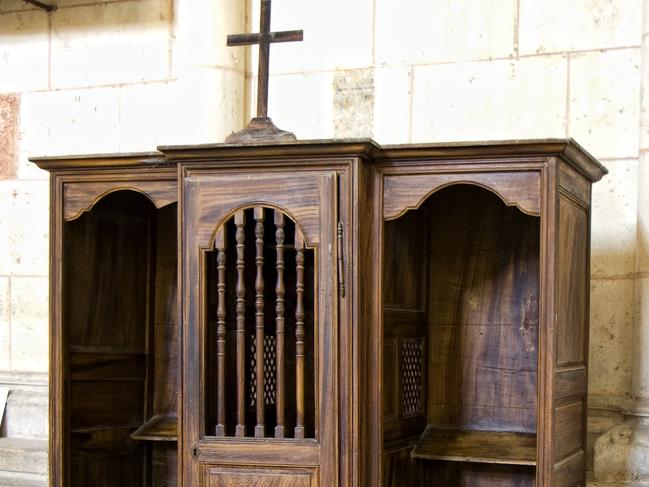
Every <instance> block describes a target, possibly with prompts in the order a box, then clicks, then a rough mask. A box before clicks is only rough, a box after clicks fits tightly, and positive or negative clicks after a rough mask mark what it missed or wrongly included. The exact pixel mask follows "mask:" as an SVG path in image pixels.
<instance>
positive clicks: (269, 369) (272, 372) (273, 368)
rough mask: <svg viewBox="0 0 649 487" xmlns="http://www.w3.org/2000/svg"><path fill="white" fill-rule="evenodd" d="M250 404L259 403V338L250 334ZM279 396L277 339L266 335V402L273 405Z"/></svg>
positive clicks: (267, 404)
mask: <svg viewBox="0 0 649 487" xmlns="http://www.w3.org/2000/svg"><path fill="white" fill-rule="evenodd" d="M249 340H250V357H251V358H250V370H249V377H250V379H249V380H250V386H249V388H250V394H249V396H250V406H256V405H257V340H256V337H255V336H254V335H250V339H249ZM276 397H277V339H276V337H274V336H272V335H266V336H265V337H264V404H265V405H266V406H272V405H273V404H275V400H276Z"/></svg>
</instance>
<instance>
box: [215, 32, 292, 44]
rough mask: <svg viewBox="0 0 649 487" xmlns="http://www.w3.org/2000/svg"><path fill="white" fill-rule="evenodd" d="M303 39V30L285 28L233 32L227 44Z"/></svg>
mask: <svg viewBox="0 0 649 487" xmlns="http://www.w3.org/2000/svg"><path fill="white" fill-rule="evenodd" d="M303 39H304V32H303V31H301V30H286V31H282V32H269V33H268V34H234V35H229V36H228V46H250V45H252V44H259V43H261V42H263V41H266V42H269V43H276V42H297V41H301V40H303Z"/></svg>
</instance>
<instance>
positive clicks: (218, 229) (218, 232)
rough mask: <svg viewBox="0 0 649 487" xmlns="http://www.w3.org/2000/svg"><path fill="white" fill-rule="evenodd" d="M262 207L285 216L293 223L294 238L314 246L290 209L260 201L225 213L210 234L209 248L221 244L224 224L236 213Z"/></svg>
mask: <svg viewBox="0 0 649 487" xmlns="http://www.w3.org/2000/svg"><path fill="white" fill-rule="evenodd" d="M264 209H266V210H269V211H272V212H273V213H274V215H276V218H278V217H280V216H282V217H285V218H286V219H287V220H290V221H291V222H292V223H293V225H295V238H296V239H297V240H299V241H301V242H303V245H304V247H305V248H314V247H315V244H314V243H313V242H311V241H310V240H309V238H308V235H307V233H306V232H305V231H304V228H302V226H301V225H300V222H299V221H298V219H297V218H295V216H294V215H293V214H292V213H291V212H290V210H287V209H286V208H283V207H281V206H278V205H276V204H273V203H268V202H260V203H257V204H246V205H241V206H239V207H237V208H233V209H232V210H231V211H229V212H228V213H226V214H225V215H224V216H223V217H222V218H221V219H220V220H219V221H218V223H217V224H216V226H215V227H214V232H213V233H212V236H211V238H210V243H209V248H210V249H211V248H216V249H218V248H221V247H222V246H223V244H224V241H223V240H224V238H225V226H226V225H227V224H228V223H229V222H231V221H232V220H233V219H236V218H237V216H238V215H242V214H243V212H244V211H246V210H253V211H255V212H259V211H263V210H264Z"/></svg>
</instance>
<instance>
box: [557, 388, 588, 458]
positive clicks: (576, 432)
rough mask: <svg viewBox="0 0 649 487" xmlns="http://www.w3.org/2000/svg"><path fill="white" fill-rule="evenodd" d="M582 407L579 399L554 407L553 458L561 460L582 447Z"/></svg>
mask: <svg viewBox="0 0 649 487" xmlns="http://www.w3.org/2000/svg"><path fill="white" fill-rule="evenodd" d="M583 409H584V405H583V403H582V402H581V401H578V402H574V403H571V404H566V405H565V406H560V407H558V408H557V409H556V419H555V421H556V428H555V437H554V448H555V458H557V459H558V460H561V459H563V458H565V457H567V456H568V455H570V454H572V453H574V452H575V451H577V450H578V449H579V448H581V447H583V446H584V445H582V438H583V434H582V433H583V431H582V427H583V424H584V422H583V417H582V416H583Z"/></svg>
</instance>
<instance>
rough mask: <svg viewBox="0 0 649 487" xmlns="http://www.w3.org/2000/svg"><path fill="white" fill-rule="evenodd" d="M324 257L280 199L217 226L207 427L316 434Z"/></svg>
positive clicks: (211, 259)
mask: <svg viewBox="0 0 649 487" xmlns="http://www.w3.org/2000/svg"><path fill="white" fill-rule="evenodd" d="M315 258H316V255H315V249H312V248H308V246H307V242H306V239H305V236H304V235H303V232H302V230H301V228H300V227H299V225H298V224H296V222H295V221H294V220H293V219H292V218H291V217H290V216H288V215H287V214H286V213H285V212H284V211H282V210H280V209H278V208H271V207H268V206H256V207H254V208H252V207H251V208H245V209H240V210H239V211H237V212H235V213H234V214H233V215H232V216H231V217H230V218H229V219H228V220H227V221H225V222H224V223H223V224H222V225H221V226H220V227H219V228H217V229H216V232H215V237H214V249H213V250H210V251H208V252H206V255H205V259H204V262H205V276H206V283H205V290H204V296H205V300H204V301H205V303H204V305H205V308H206V309H205V316H206V323H205V332H204V333H205V341H204V342H205V344H206V370H205V376H206V377H205V384H206V387H205V391H206V392H205V396H206V397H205V400H206V407H205V408H204V411H205V425H206V431H205V434H206V435H207V436H218V437H231V438H245V437H256V438H277V439H287V438H293V439H303V438H315V437H316V431H315V404H316V397H315V390H316V380H317V378H316V369H315V364H316V346H315V343H316V336H317V330H316V320H315V304H316V300H317V297H316V294H315V293H316V289H315ZM260 344H261V346H260Z"/></svg>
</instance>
